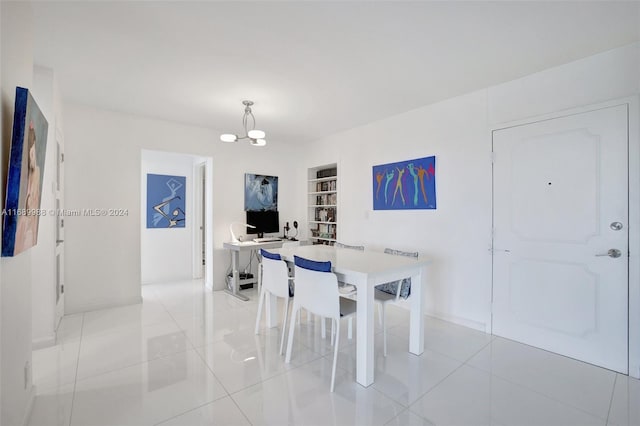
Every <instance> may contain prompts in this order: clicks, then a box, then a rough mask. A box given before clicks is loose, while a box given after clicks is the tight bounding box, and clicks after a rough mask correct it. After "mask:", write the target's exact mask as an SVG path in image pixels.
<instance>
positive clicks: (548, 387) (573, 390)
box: [468, 338, 616, 420]
mask: <svg viewBox="0 0 640 426" xmlns="http://www.w3.org/2000/svg"><path fill="white" fill-rule="evenodd" d="M468 364H469V365H471V366H475V367H477V368H480V369H483V370H485V371H488V372H490V373H492V374H494V375H496V376H498V377H501V378H503V379H505V380H508V381H510V382H512V383H516V384H519V385H522V386H524V387H526V388H529V389H531V390H533V391H536V392H538V393H541V394H543V395H547V396H549V397H551V398H554V399H557V400H558V401H560V402H563V403H565V404H569V405H572V406H573V407H575V408H578V409H581V410H583V411H586V412H588V413H591V414H593V415H595V416H598V417H600V418H602V419H605V420H606V418H607V413H608V411H609V404H610V401H611V395H612V392H613V384H614V381H615V376H616V373H614V372H612V371H609V370H605V369H603V368H599V367H596V366H593V365H590V364H586V363H584V362H580V361H576V360H574V359H571V358H567V357H563V356H560V355H557V354H553V353H551V352H547V351H544V350H542V349H537V348H534V347H531V346H527V345H523V344H521V343H517V342H514V341H511V340H506V339H502V338H495V339H494V340H493V341H492V342H491V344H490V345H489V346H487V347H486V348H485V349H483V350H482V351H481V352H479V353H478V355H476V356H475V357H473V358H472V359H471V360H470V361H469V362H468Z"/></svg>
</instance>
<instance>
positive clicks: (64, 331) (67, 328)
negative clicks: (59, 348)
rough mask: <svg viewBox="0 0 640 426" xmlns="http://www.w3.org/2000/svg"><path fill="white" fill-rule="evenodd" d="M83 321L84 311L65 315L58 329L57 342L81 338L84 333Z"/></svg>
mask: <svg viewBox="0 0 640 426" xmlns="http://www.w3.org/2000/svg"><path fill="white" fill-rule="evenodd" d="M83 321H84V314H83V313H82V314H73V315H65V316H63V317H62V319H61V320H60V324H58V329H57V330H56V343H66V342H71V341H73V340H79V339H80V337H81V335H82V324H83Z"/></svg>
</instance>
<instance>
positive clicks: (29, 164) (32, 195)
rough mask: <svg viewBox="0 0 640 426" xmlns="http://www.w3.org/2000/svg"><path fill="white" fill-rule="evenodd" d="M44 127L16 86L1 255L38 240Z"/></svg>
mask: <svg viewBox="0 0 640 426" xmlns="http://www.w3.org/2000/svg"><path fill="white" fill-rule="evenodd" d="M48 128H49V124H48V123H47V120H46V119H45V117H44V114H42V111H41V110H40V108H39V107H38V105H37V104H36V102H35V100H34V99H33V97H32V96H31V93H30V92H29V90H28V89H25V88H23V87H16V101H15V111H14V115H13V129H12V133H11V150H10V153H9V176H8V178H7V198H6V202H5V210H4V222H3V233H2V256H15V255H16V254H19V253H21V252H23V251H25V250H27V249H29V248H31V247H33V246H35V245H36V244H37V242H38V225H39V223H40V216H41V214H43V213H42V212H41V210H40V200H41V197H42V179H43V176H44V164H45V158H44V157H45V154H46V152H47V131H48Z"/></svg>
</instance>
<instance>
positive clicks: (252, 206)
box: [244, 173, 278, 212]
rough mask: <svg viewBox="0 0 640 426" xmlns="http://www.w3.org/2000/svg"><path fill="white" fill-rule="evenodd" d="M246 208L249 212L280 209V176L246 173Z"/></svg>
mask: <svg viewBox="0 0 640 426" xmlns="http://www.w3.org/2000/svg"><path fill="white" fill-rule="evenodd" d="M244 209H245V211H249V212H256V211H257V212H259V211H265V210H269V211H277V210H278V176H266V175H255V174H251V173H245V175H244Z"/></svg>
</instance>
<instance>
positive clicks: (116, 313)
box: [82, 300, 173, 337]
mask: <svg viewBox="0 0 640 426" xmlns="http://www.w3.org/2000/svg"><path fill="white" fill-rule="evenodd" d="M172 320H173V319H172V318H171V315H169V313H168V312H167V310H166V309H165V308H164V306H163V305H162V304H161V303H159V302H155V301H149V300H144V301H143V303H138V304H135V305H127V306H121V307H117V308H111V309H101V310H98V311H93V312H87V313H85V315H84V323H83V326H82V336H83V337H87V336H92V335H95V334H101V333H112V332H114V331H119V330H120V329H122V328H124V329H127V328H129V327H139V326H141V325H151V324H157V323H163V322H170V321H172Z"/></svg>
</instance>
